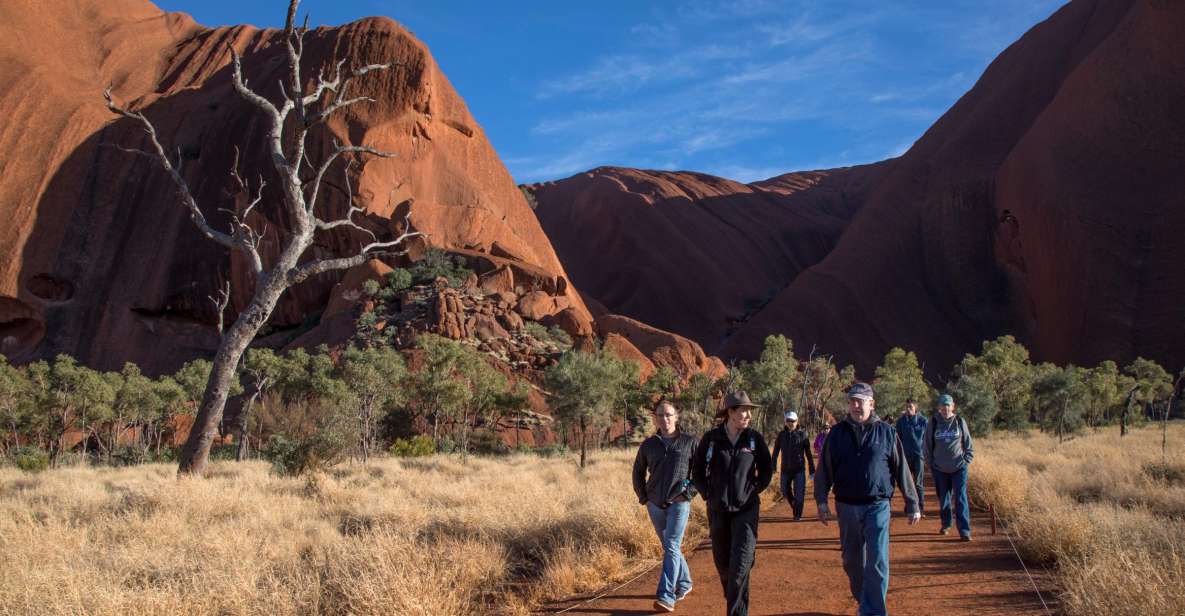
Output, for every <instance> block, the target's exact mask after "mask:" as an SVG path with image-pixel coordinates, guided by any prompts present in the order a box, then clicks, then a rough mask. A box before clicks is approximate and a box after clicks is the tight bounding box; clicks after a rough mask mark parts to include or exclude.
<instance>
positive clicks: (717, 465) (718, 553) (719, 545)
mask: <svg viewBox="0 0 1185 616" xmlns="http://www.w3.org/2000/svg"><path fill="white" fill-rule="evenodd" d="M755 408H757V405H756V404H753V403H752V402H750V401H749V396H748V394H746V393H745V392H743V391H738V392H734V393H731V394H729V395H727V396H725V397H724V405H723V408H721V410H720V411H719V412H717V413H716V420H717V422H719V425H718V426H717V427H716V428H713V429H711V430H708V431H707V433H705V434H704V436H703V438H702V439H700V442H699V446H698V447H697V448H696V450H695V455H694V456H693V457H692V461H691V477H692V481H694V482H695V487H696V489H697V490H699V493H700V494H701V495H703V497H704V500H705V501H707V504H708V532H709V536H710V538H711V540H712V559H713V560H714V561H715V563H716V573H717V574H718V575H719V576H720V585H721V586H722V587H723V588H724V599H725V613H726V614H728V616H746V615H747V614H748V613H749V572H750V570H751V569H752V568H753V562H754V560H755V559H756V556H757V517H758V513H759V512H760V510H761V496H760V495H761V492H762V491H763V490H765V489H766V488H767V487H769V483H770V480H771V479H773V464H772V460H771V459H770V455H769V447H767V446H766V444H765V439H764V438H763V437H762V436H761V433H760V432H758V431H757V430H754V429H752V428H750V427H749V422H750V420H751V419H752V417H753V409H755Z"/></svg>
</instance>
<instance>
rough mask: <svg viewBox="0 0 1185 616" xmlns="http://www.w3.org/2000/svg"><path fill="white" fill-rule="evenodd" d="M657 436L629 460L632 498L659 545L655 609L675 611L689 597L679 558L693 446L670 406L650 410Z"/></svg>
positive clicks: (687, 580) (692, 489) (688, 509)
mask: <svg viewBox="0 0 1185 616" xmlns="http://www.w3.org/2000/svg"><path fill="white" fill-rule="evenodd" d="M652 411H653V413H654V425H655V427H657V428H658V433H657V434H655V435H654V436H651V437H650V438H648V439H646V440H645V441H642V445H641V446H639V447H638V455H637V457H635V458H634V476H633V479H634V493H635V494H637V495H638V502H639V503H641V504H644V505H646V511H647V513H649V514H650V523H651V524H653V525H654V532H656V533H658V540H659V541H660V542H661V543H662V574H661V575H660V576H659V577H658V588H657V589H656V590H655V592H654V594H655V599H654V608H655V609H656V610H659V611H663V612H673V611H675V602H676V601H679V600H680V599H682V598H683V597H686V596H687V593H689V592H691V569H690V568H689V567H688V566H687V559H686V558H684V557H683V551H682V544H683V532H684V531H685V530H686V529H687V518H688V516H689V515H690V514H691V499H692V497H694V496H695V485H694V484H692V482H691V456H692V454H694V453H695V448H696V444H697V441H696V439H695V437H693V436H691V435H690V434H683V433H682V432H680V431H679V423H678V422H679V411H678V409H676V408H675V405H674V404H672V403H671V402H670V401H669V400H659V401H658V403H656V404H655V405H654V408H653V409H652Z"/></svg>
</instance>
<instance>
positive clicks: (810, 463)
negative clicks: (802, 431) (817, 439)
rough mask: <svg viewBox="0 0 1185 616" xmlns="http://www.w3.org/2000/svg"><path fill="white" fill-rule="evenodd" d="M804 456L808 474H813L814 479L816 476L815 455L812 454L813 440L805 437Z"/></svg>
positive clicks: (803, 442) (803, 440)
mask: <svg viewBox="0 0 1185 616" xmlns="http://www.w3.org/2000/svg"><path fill="white" fill-rule="evenodd" d="M802 454H803V455H804V456H806V468H807V472H809V473H810V474H811V477H814V476H815V454H813V453H811V439H810V438H809V437H803V439H802Z"/></svg>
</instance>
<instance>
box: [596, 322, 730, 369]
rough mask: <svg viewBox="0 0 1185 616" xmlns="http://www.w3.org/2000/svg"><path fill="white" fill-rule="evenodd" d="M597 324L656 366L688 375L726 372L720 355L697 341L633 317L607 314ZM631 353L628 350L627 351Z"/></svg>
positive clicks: (603, 333) (604, 334) (599, 329)
mask: <svg viewBox="0 0 1185 616" xmlns="http://www.w3.org/2000/svg"><path fill="white" fill-rule="evenodd" d="M596 327H597V333H598V334H600V335H601V336H602V337H604V338H606V340H609V339H610V338H611V337H612V336H620V337H621V338H623V339H624V340H625V341H626V342H628V343H629V344H630V345H631V346H633V347H634V348H635V349H637V350H638V351H640V352H641V353H642V354H644V355H645V356H646V357H647V358H648V359H649V360H650V361H651V363H653V364H654V365H655V366H667V367H669V368H671V369H672V370H674V371H675V372H676V373H677V374H678V375H679V376H680V377H682V378H684V379H686V378H690V377H691V376H692V375H694V374H706V375H707V376H710V377H712V378H718V377H720V376H723V375H724V374H725V372H726V370H725V367H724V364H723V363H721V361H720V360H719V359H718V358H716V357H709V356H708V355H706V354H705V353H704V350H703V349H702V348H701V347H700V345H698V344H696V343H695V342H692V341H691V340H688V339H686V338H684V337H682V336H679V335H676V334H672V333H670V332H666V331H663V330H661V329H658V328H655V327H651V326H649V325H646V324H645V323H639V322H638V321H635V320H634V319H631V318H629V317H624V316H621V315H616V314H611V315H605V316H603V317H601V318H599V319H597V322H596ZM619 348H620V346H619ZM628 354H629V353H628V350H626V351H625V353H624V355H628Z"/></svg>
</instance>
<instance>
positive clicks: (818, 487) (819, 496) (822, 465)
mask: <svg viewBox="0 0 1185 616" xmlns="http://www.w3.org/2000/svg"><path fill="white" fill-rule="evenodd" d="M831 432H832V433H834V432H835V428H832V429H831ZM830 440H831V436H830V435H828V436H827V438H825V439H823V450H822V451H821V452H820V453H819V468H817V469H815V505H816V506H817V507H818V508H819V522H821V523H823V525H824V526H826V525H827V520H830V519H831V508H830V507H828V506H827V493H828V492H830V491H831V479H832V478H831V465H830V464H828V460H829V459H830V455H831V453H830V452H829V451H828V450H827V442H828V441H830Z"/></svg>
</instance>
